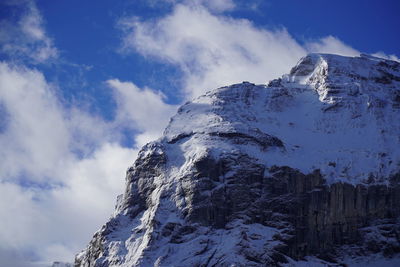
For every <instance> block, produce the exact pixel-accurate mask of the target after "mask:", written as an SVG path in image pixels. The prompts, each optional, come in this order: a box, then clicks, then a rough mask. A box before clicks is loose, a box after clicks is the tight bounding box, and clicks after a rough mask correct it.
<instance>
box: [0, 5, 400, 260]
mask: <svg viewBox="0 0 400 267" xmlns="http://www.w3.org/2000/svg"><path fill="white" fill-rule="evenodd" d="M399 11H400V3H399V2H398V1H394V0H393V1H377V0H375V1H361V0H354V1H321V0H319V1H317V0H309V1H294V0H292V1H290V0H280V1H259V0H254V1H234V0H214V1H211V0H195V1H178V0H176V1H175V0H165V1H154V0H137V1H122V0H116V1H106V0H100V1H76V0H69V1H65V0H57V1H50V0H37V1H34V0H6V1H2V3H1V4H0V60H1V63H0V147H1V148H2V149H1V151H0V197H1V198H2V199H1V201H0V203H2V204H0V217H1V218H5V219H2V222H0V261H1V262H5V263H7V264H8V266H30V265H32V266H47V265H46V264H48V263H49V262H51V261H53V260H64V261H72V260H73V256H74V254H76V253H77V252H79V250H81V249H83V248H84V246H85V245H86V244H87V242H88V241H89V240H90V238H91V236H92V234H93V233H94V232H95V231H96V230H97V229H98V228H99V227H100V226H101V225H102V224H103V223H104V222H105V221H106V219H107V218H108V217H109V215H110V214H111V213H112V210H113V206H114V201H115V198H116V196H117V195H118V194H120V193H122V192H123V186H124V174H125V171H126V169H127V167H128V166H129V165H130V164H132V163H133V161H134V159H135V157H136V154H137V152H138V149H140V147H141V146H142V145H144V144H145V143H146V142H148V141H151V140H154V139H156V138H157V137H159V136H160V135H161V133H162V131H163V129H164V127H165V126H166V125H167V123H168V120H169V118H170V117H171V116H172V115H173V114H174V113H175V111H176V109H177V107H178V106H179V104H180V103H183V102H185V101H187V100H190V99H191V98H193V97H196V96H198V95H200V94H202V93H204V92H206V91H208V90H210V89H213V88H216V87H219V86H223V85H227V84H232V83H236V82H241V81H243V80H247V81H250V82H254V83H267V82H268V81H269V80H271V79H273V78H277V77H279V76H280V75H282V74H284V73H287V72H288V71H289V70H290V68H291V67H292V66H293V65H295V64H296V62H297V61H298V60H299V59H300V58H301V57H302V56H304V55H306V54H307V53H310V52H322V53H337V54H341V55H347V56H357V55H359V54H360V53H368V54H373V55H376V56H380V57H386V58H391V59H393V60H398V58H397V56H398V55H400V47H399V43H400V42H399V39H400V35H399V30H398V25H399V17H398V14H399ZM78 226H79V227H78ZM60 229H62V231H60Z"/></svg>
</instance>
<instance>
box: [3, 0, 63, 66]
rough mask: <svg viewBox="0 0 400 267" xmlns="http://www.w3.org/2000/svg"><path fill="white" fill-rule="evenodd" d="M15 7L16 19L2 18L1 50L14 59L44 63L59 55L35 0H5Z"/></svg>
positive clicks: (7, 3) (6, 4)
mask: <svg viewBox="0 0 400 267" xmlns="http://www.w3.org/2000/svg"><path fill="white" fill-rule="evenodd" d="M1 5H5V6H8V7H14V11H15V13H16V14H17V16H16V18H15V21H10V20H7V19H3V20H0V51H1V52H3V53H5V54H7V55H9V56H10V57H11V58H13V59H21V58H28V59H30V60H31V61H32V62H34V63H43V62H46V61H49V60H51V59H55V58H57V56H58V50H57V48H56V47H55V46H54V44H53V40H52V39H51V38H50V37H48V36H47V34H46V32H45V29H44V27H43V18H42V16H41V14H40V12H39V10H38V9H37V7H36V4H35V2H34V1H33V0H21V1H4V2H3V3H1V4H0V6H1Z"/></svg>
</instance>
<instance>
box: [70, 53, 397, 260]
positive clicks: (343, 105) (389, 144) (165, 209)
mask: <svg viewBox="0 0 400 267" xmlns="http://www.w3.org/2000/svg"><path fill="white" fill-rule="evenodd" d="M399 77H400V64H399V63H397V62H394V61H388V60H383V59H378V58H374V57H369V56H361V57H355V58H347V57H341V56H335V55H324V54H312V55H309V56H307V57H305V58H304V59H302V60H301V61H300V62H299V64H298V65H297V66H295V67H294V68H293V69H292V71H291V72H290V74H289V75H284V76H283V77H282V78H280V79H278V80H274V81H271V82H270V83H269V85H268V86H264V85H254V84H251V83H242V84H236V85H232V86H229V87H223V88H219V89H217V90H214V91H211V92H209V93H207V94H206V95H204V96H201V97H199V98H197V99H195V100H194V101H192V102H189V103H187V104H185V105H183V106H182V107H181V108H180V109H179V111H178V113H177V115H176V116H174V117H173V118H172V119H171V122H170V124H169V126H168V127H167V129H166V130H165V132H164V135H163V137H162V138H160V139H159V140H158V141H155V142H152V143H149V144H147V145H146V146H145V147H144V148H143V149H142V150H141V152H140V153H139V156H138V159H137V160H136V162H135V163H134V165H133V166H132V167H130V168H129V169H128V171H127V178H126V179H127V186H126V191H125V193H124V195H123V196H120V197H119V198H118V204H117V208H116V212H115V214H114V216H113V217H112V218H111V219H110V221H109V222H107V223H106V224H105V225H104V226H103V227H102V229H100V230H99V231H98V232H97V233H96V234H95V235H94V237H93V239H92V241H91V242H90V244H89V246H88V247H87V249H86V250H84V251H83V252H82V253H80V254H79V255H78V256H77V258H76V262H75V265H76V266H96V267H99V266H280V265H282V266H283V265H288V266H291V265H292V266H293V265H295V264H296V262H297V261H301V260H311V258H309V256H313V257H314V258H313V259H314V260H315V259H317V258H319V261H320V262H324V263H327V262H331V263H332V264H334V263H337V264H342V263H348V262H349V259H350V258H352V259H353V260H354V259H362V257H369V256H371V255H375V256H376V255H379V257H380V256H382V257H387V258H390V257H397V256H398V254H399V253H400V243H399V241H400V222H399V216H400V184H399V182H400V150H399V147H400V146H399V145H400V109H399V101H398V98H399V96H400V86H399V85H400V79H398V78H399Z"/></svg>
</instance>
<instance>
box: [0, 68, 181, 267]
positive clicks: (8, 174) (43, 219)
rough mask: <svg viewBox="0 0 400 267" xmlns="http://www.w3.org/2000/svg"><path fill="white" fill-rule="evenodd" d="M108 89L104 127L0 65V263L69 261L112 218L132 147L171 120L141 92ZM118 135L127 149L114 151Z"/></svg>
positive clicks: (116, 84) (36, 78)
mask: <svg viewBox="0 0 400 267" xmlns="http://www.w3.org/2000/svg"><path fill="white" fill-rule="evenodd" d="M108 84H109V86H110V90H113V93H114V97H115V100H116V103H117V110H116V116H115V118H114V119H113V120H111V121H104V120H103V119H102V118H100V117H98V116H96V115H93V114H90V113H88V112H87V111H85V110H83V109H82V108H80V107H79V106H72V107H68V108H66V107H65V106H63V105H62V104H61V102H62V101H61V100H60V99H59V96H57V94H56V92H57V88H55V87H54V86H53V85H51V84H49V83H48V82H47V81H46V79H45V78H44V76H43V74H42V73H40V72H38V71H36V70H32V69H29V68H26V67H16V66H13V65H10V64H9V63H0V103H1V105H2V111H1V112H0V118H1V120H2V121H6V123H5V125H3V126H2V130H1V132H0V147H2V149H1V151H0V170H1V172H0V203H1V204H0V217H1V218H2V220H1V222H0V254H3V255H4V257H5V254H7V255H10V253H13V254H16V253H19V254H21V253H22V254H23V255H22V256H21V257H22V259H25V260H27V259H30V260H35V259H41V260H45V261H52V260H68V261H71V260H72V257H73V255H74V253H76V252H78V251H79V250H80V249H82V248H83V246H84V244H85V243H87V242H88V240H89V239H90V237H91V235H92V233H93V232H94V231H95V230H96V229H97V228H98V227H100V225H101V223H103V222H104V221H105V220H106V218H107V217H108V216H109V215H110V214H111V213H112V209H113V206H114V202H115V197H116V196H117V195H118V194H120V193H121V192H123V185H124V176H125V170H126V169H127V167H128V166H129V165H131V164H132V163H133V161H134V159H135V157H136V153H137V149H138V146H142V145H143V144H144V143H145V142H147V141H149V140H151V139H154V138H157V137H158V136H160V134H161V132H162V130H163V128H164V127H165V125H166V124H167V122H168V119H169V117H170V116H171V115H172V114H173V113H174V112H175V106H171V105H168V104H165V103H164V102H163V96H162V95H161V94H160V93H157V92H155V91H152V90H151V89H149V88H145V89H140V88H138V87H137V86H136V85H134V84H133V83H128V82H120V81H118V80H110V81H108ZM3 119H4V120H3ZM126 129H128V130H129V133H131V134H132V138H134V136H135V138H136V143H135V144H136V146H135V147H133V148H126V147H123V146H122V145H121V144H120V143H121V137H122V135H123V131H125V130H126ZM135 133H136V135H135ZM77 226H79V227H77ZM60 229H62V231H60ZM6 252H7V253H6ZM24 257H25V258H24ZM10 258H12V257H11V256H10ZM10 266H12V265H10Z"/></svg>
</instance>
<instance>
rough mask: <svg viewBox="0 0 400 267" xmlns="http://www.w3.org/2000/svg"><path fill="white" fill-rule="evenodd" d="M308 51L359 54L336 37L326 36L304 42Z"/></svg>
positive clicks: (347, 54)
mask: <svg viewBox="0 0 400 267" xmlns="http://www.w3.org/2000/svg"><path fill="white" fill-rule="evenodd" d="M306 48H307V50H308V51H309V52H315V53H329V54H338V55H342V56H353V57H354V56H359V55H360V52H359V51H357V50H355V49H354V48H351V47H350V46H348V45H346V44H345V43H343V42H342V41H340V40H339V39H338V38H335V37H333V36H327V37H324V38H321V39H319V40H317V41H314V42H309V43H306Z"/></svg>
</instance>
